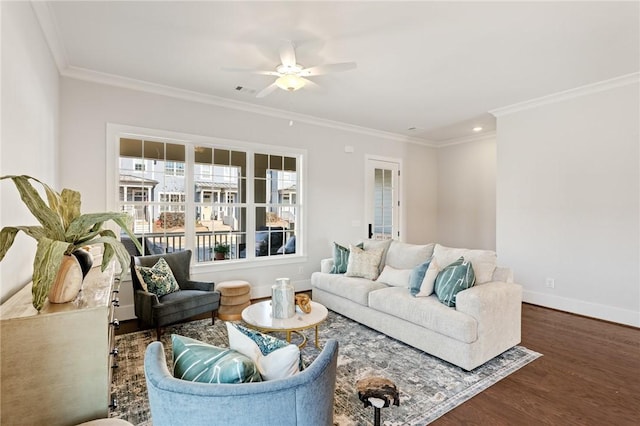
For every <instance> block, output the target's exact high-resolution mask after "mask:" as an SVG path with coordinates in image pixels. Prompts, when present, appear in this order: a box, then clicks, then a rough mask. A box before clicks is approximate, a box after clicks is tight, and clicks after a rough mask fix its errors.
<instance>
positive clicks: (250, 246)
mask: <svg viewBox="0 0 640 426" xmlns="http://www.w3.org/2000/svg"><path fill="white" fill-rule="evenodd" d="M253 155H254V152H253V151H247V194H246V199H247V205H246V211H247V249H246V256H247V259H253V258H255V257H256V205H255V202H254V200H255V197H254V193H253V190H254V186H255V185H254V181H253V179H254V175H253V173H254V171H255V170H254V161H253Z"/></svg>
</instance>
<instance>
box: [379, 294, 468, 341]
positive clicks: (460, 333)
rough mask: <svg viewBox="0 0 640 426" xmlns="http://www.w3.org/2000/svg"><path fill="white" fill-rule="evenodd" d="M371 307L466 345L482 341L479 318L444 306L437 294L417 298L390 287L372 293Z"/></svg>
mask: <svg viewBox="0 0 640 426" xmlns="http://www.w3.org/2000/svg"><path fill="white" fill-rule="evenodd" d="M369 306H370V307H371V308H373V309H375V310H377V311H380V312H384V313H386V314H389V315H393V316H395V317H398V318H401V319H403V320H406V321H409V322H411V323H414V324H416V325H419V326H422V327H425V328H428V329H429V330H432V331H435V332H437V333H440V334H443V335H445V336H449V337H451V338H453V339H456V340H459V341H461V342H464V343H472V342H475V341H476V340H477V339H478V323H477V321H476V319H475V318H473V317H472V316H471V315H468V314H465V313H462V312H458V311H456V310H455V309H451V308H449V307H447V306H445V305H443V304H442V303H440V301H439V300H438V299H437V297H436V296H435V295H432V296H429V297H420V298H416V297H413V296H412V295H411V293H410V292H409V289H408V288H402V287H387V288H384V289H380V290H375V291H372V292H371V293H369ZM401 326H402V325H399V327H401Z"/></svg>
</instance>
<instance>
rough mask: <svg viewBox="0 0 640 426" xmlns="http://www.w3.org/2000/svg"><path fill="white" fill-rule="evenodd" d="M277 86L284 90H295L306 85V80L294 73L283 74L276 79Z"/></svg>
mask: <svg viewBox="0 0 640 426" xmlns="http://www.w3.org/2000/svg"><path fill="white" fill-rule="evenodd" d="M276 86H278V87H279V88H281V89H282V90H287V91H289V92H294V91H296V90H298V89H301V88H302V87H304V80H303V79H301V78H300V77H298V76H297V75H294V74H287V75H283V76H282V77H280V78H278V79H277V80H276Z"/></svg>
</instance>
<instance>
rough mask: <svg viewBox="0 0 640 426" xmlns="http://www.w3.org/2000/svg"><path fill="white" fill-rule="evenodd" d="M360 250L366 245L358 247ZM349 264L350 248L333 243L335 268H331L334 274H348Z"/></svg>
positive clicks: (362, 244) (361, 244)
mask: <svg viewBox="0 0 640 426" xmlns="http://www.w3.org/2000/svg"><path fill="white" fill-rule="evenodd" d="M356 247H358V248H363V247H364V243H360V244H358V245H356ZM348 264H349V248H348V247H343V246H341V245H340V244H338V243H333V267H332V268H331V272H330V273H332V274H344V273H345V272H347V265H348Z"/></svg>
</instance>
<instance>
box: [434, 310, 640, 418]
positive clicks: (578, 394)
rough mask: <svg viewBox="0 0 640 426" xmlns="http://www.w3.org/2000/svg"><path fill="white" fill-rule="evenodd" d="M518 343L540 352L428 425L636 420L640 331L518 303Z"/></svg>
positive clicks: (639, 392)
mask: <svg viewBox="0 0 640 426" xmlns="http://www.w3.org/2000/svg"><path fill="white" fill-rule="evenodd" d="M522 345H523V346H526V347H527V348H529V349H532V350H534V351H537V352H540V353H542V354H543V355H544V356H543V357H541V358H538V359H537V360H535V361H533V362H532V363H531V364H529V365H527V366H525V367H524V368H522V369H520V370H518V371H516V372H515V373H513V374H511V375H509V376H508V377H506V378H505V379H503V380H501V381H500V382H498V383H496V384H495V385H493V386H492V387H490V388H489V389H487V390H486V391H484V392H482V393H480V394H479V395H477V396H475V397H474V398H472V399H471V400H469V401H468V402H466V403H464V404H462V405H461V406H459V407H457V408H456V409H455V410H452V411H451V412H449V413H447V414H446V415H444V416H443V417H441V418H440V419H438V420H437V421H436V422H434V423H432V424H433V425H437V426H443V425H445V426H446V425H456V426H457V425H611V426H613V425H616V426H622V425H640V330H639V329H637V328H631V327H625V326H621V325H616V324H612V323H607V322H603V321H599V320H595V319H591V318H584V317H581V316H576V315H572V314H568V313H564V312H558V311H554V310H551V309H546V308H542V307H538V306H534V305H528V304H524V305H523V311H522Z"/></svg>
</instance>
